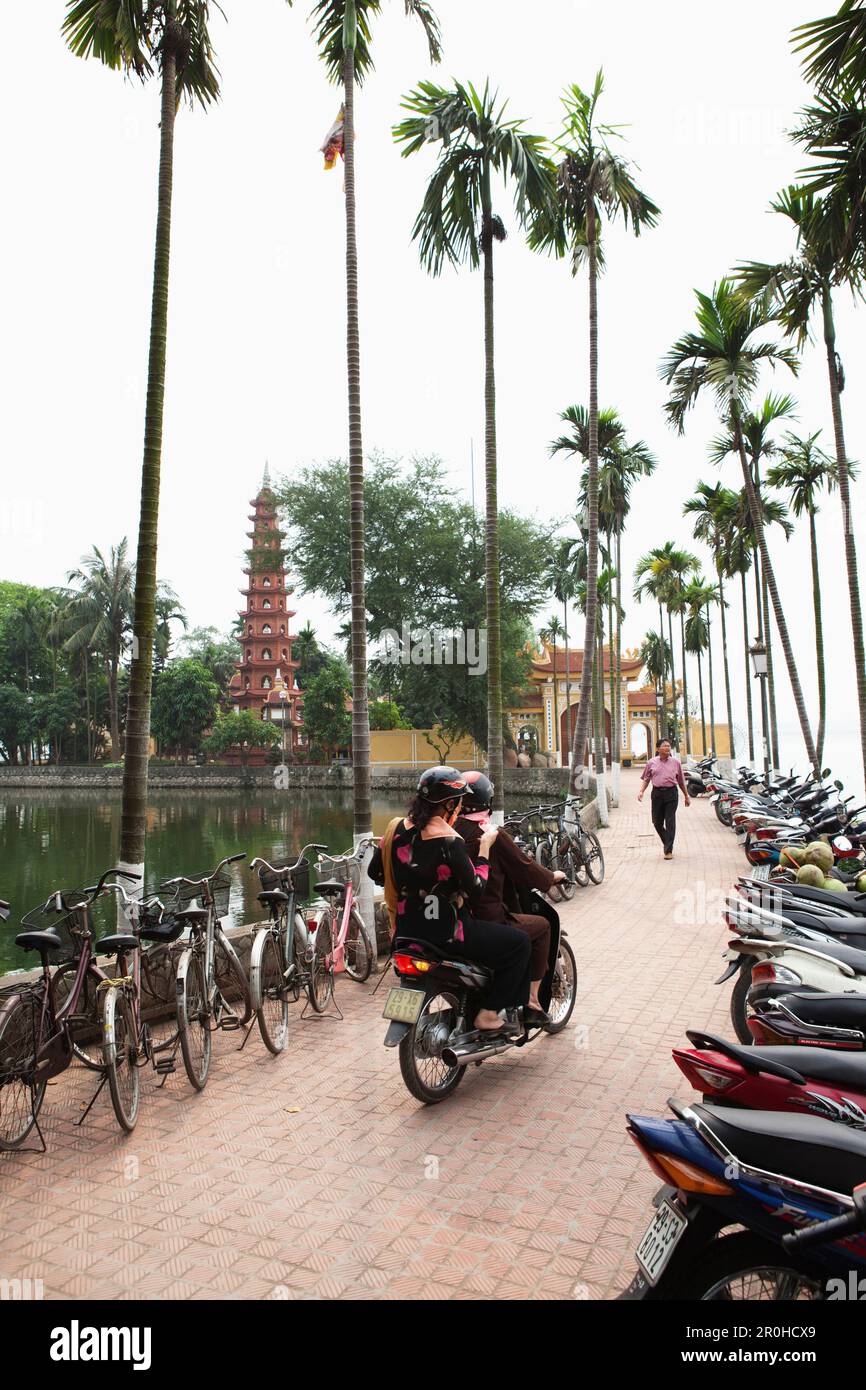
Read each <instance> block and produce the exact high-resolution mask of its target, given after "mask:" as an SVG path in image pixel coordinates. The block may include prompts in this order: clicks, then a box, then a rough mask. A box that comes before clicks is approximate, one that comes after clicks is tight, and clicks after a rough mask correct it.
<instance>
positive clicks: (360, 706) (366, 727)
mask: <svg viewBox="0 0 866 1390" xmlns="http://www.w3.org/2000/svg"><path fill="white" fill-rule="evenodd" d="M290 3H291V0H290ZM405 7H406V14H407V15H410V16H413V17H415V18H416V19H418V20H419V21H420V23H421V25H422V27H423V29H424V33H425V34H426V37H427V47H428V51H429V54H430V59H431V61H432V62H438V61H439V58H440V56H441V45H440V40H439V23H438V20H437V19H436V16H435V14H434V12H433V10H432V9H431V7H430V6H429V5H428V4H425V3H424V2H423V0H405ZM380 10H381V0H319V3H318V4H317V5H315V7H314V9H313V11H312V18H313V28H314V36H315V39H316V42H317V44H318V47H319V54H320V57H321V58H322V61H323V62H324V64H325V68H326V71H327V74H328V77H329V79H330V80H331V81H332V82H335V83H338V84H340V85H342V89H343V109H342V117H343V159H344V166H345V176H344V195H345V211H346V366H347V381H348V400H349V553H350V569H351V588H352V593H351V628H352V647H351V660H352V768H353V804H354V831H355V843H356V845H357V843H358V841H359V840H360V839H362V838H364V837H366V836H368V835H369V834H370V832H371V830H372V816H373V807H372V800H371V790H370V787H371V783H370V715H369V702H368V693H367V608H366V602H365V583H364V543H365V529H364V448H363V436H362V431H361V339H360V328H359V322H358V243H357V233H356V210H355V87H356V86H361V85H362V84H363V82H364V79H365V78H366V76H367V75H368V73H369V72H370V70H371V68H372V66H373V58H372V53H371V38H372V35H371V29H370V19H371V17H372V16H373V15H377V14H378V13H379V11H380ZM369 911H370V908H369V905H368V908H367V911H365V914H364V915H365V917H367V916H368V915H369Z"/></svg>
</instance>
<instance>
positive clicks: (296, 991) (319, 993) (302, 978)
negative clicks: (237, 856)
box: [250, 844, 329, 1055]
mask: <svg viewBox="0 0 866 1390" xmlns="http://www.w3.org/2000/svg"><path fill="white" fill-rule="evenodd" d="M327 848H328V846H327V845H317V844H312V845H305V846H304V848H303V849H302V850H301V852H300V854H299V856H298V858H297V860H296V862H295V863H294V864H284V865H282V866H280V867H277V866H275V865H274V864H269V863H268V861H267V859H261V858H257V859H254V860H253V861H252V863H251V864H250V868H251V869H252V870H257V871H258V875H259V881H260V883H261V885H262V891H261V892H260V893H259V894H258V899H259V902H260V903H262V905H263V906H264V907H266V908H267V909H268V911H269V912H270V914H271V920H270V922H268V923H265V924H263V925H262V926H261V927H259V928H258V930H257V931H256V934H255V936H254V938H253V945H252V950H251V952H250V993H251V995H252V1005H253V1010H254V1012H255V1014H256V1017H257V1019H258V1024H259V1031H260V1033H261V1035H262V1041H263V1042H264V1044H265V1047H267V1048H268V1050H269V1051H270V1052H273V1053H274V1054H275V1055H276V1054H277V1053H279V1052H282V1050H283V1048H284V1047H285V1045H286V1041H287V1039H288V1035H289V995H290V994H291V995H292V997H293V998H294V999H295V1001H297V1000H298V999H300V997H301V991H302V990H306V992H307V997H308V999H309V1001H310V1004H311V1006H312V1008H313V1009H315V1011H316V1013H321V1012H322V1010H323V1009H324V1008H325V1006H326V1005H327V1002H328V997H329V995H328V989H329V978H328V969H327V961H326V959H325V958H324V957H323V956H322V955H321V954H318V953H316V952H315V951H314V949H313V939H314V934H315V928H313V929H311V928H310V927H308V925H307V920H306V918H305V916H304V913H303V911H302V910H301V908H300V907H299V905H298V904H299V902H300V901H302V900H303V899H304V898H306V897H308V896H309V892H310V865H309V861H308V860H307V857H306V856H307V852H308V850H320V851H321V850H326V849H327ZM312 920H315V919H312Z"/></svg>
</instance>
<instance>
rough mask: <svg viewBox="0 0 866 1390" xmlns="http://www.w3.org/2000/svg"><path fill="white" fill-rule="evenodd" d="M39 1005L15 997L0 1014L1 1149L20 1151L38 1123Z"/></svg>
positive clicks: (40, 1088) (41, 1094)
mask: <svg viewBox="0 0 866 1390" xmlns="http://www.w3.org/2000/svg"><path fill="white" fill-rule="evenodd" d="M39 1016H40V1015H39V1003H38V1001H37V999H36V998H35V997H34V996H33V995H30V994H18V995H14V996H13V997H12V998H11V999H10V1000H8V1002H7V1003H6V1004H5V1005H4V1007H3V1009H2V1011H0V1149H17V1148H19V1147H20V1145H21V1144H23V1143H24V1140H25V1139H26V1138H27V1136H28V1134H29V1133H30V1131H31V1129H32V1128H33V1126H34V1125H35V1123H36V1117H37V1115H38V1114H39V1111H40V1109H41V1107H42V1101H43V1100H44V1098H45V1082H44V1081H42V1082H37V1081H36V1045H37V1037H38V1031H39Z"/></svg>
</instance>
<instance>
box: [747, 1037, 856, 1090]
mask: <svg viewBox="0 0 866 1390" xmlns="http://www.w3.org/2000/svg"><path fill="white" fill-rule="evenodd" d="M746 1050H747V1051H749V1052H754V1054H755V1058H754V1060H755V1061H756V1062H758V1063H760V1061H761V1059H762V1058H766V1059H767V1061H768V1062H780V1063H781V1064H782V1066H784V1067H792V1068H793V1070H794V1071H798V1072H799V1073H800V1075H801V1076H803V1077H805V1078H806V1081H807V1082H809V1081H829V1082H831V1083H832V1084H834V1085H839V1086H850V1087H851V1089H852V1090H855V1091H860V1092H861V1093H862V1092H866V1057H864V1055H863V1053H862V1052H837V1051H836V1050H835V1049H834V1048H831V1047H764V1046H761V1045H760V1044H756V1045H755V1046H754V1047H751V1048H748V1049H746Z"/></svg>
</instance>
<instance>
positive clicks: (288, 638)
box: [230, 466, 307, 762]
mask: <svg viewBox="0 0 866 1390" xmlns="http://www.w3.org/2000/svg"><path fill="white" fill-rule="evenodd" d="M250 506H251V507H252V509H253V511H252V514H251V516H250V521H251V522H252V527H253V529H252V530H251V531H248V532H247V535H248V536H249V539H250V548H249V550H248V551H247V552H246V554H247V560H248V564H247V567H246V568H245V570H244V574H245V575H246V576H247V587H246V588H245V589H242V590H241V593H242V594H243V595H244V597H245V599H246V607H245V608H244V609H242V610H241V614H240V616H241V629H240V633H239V636H238V641H239V642H240V644H241V660H240V661H238V662H237V663H236V665H237V673H236V674H235V675H234V676H233V677H232V680H231V686H230V691H231V696H232V700H233V702H234V705H235V708H236V709H239V710H242V709H247V710H254V711H255V712H256V713H258V714H259V715H260V717H261V718H262V719H271V720H273V721H274V722H275V723H279V724H280V725H281V727H282V732H283V744H282V747H283V753H284V755H285V756H287V757H303V756H304V755H305V753H306V748H307V739H306V735H305V733H304V714H303V695H302V692H301V690H300V689H299V687H298V682H297V678H296V675H295V673H296V671H297V669H298V666H299V665H300V663H299V662H297V661H294V660H293V658H292V642H293V640H294V639H293V637H292V633H291V620H292V618H293V617H294V616H295V614H294V612H293V610H292V609H290V608H289V607H288V598H289V595H290V594H291V592H292V591H291V589H290V588H289V586H288V585H287V583H286V570H285V560H286V552H285V550H284V548H283V540H284V538H285V532H284V531H281V530H280V528H279V526H278V525H277V516H276V497H275V496H274V493H273V490H272V488H271V483H270V477H269V475H268V469H267V466H266V467H265V474H264V478H263V479H262V485H261V488H260V489H259V492H258V496H257V497H254V498H253V499H252V500H251V502H250ZM251 753H252V750H251ZM262 756H264V755H262ZM254 760H255V759H254V758H253V757H252V756H251V757H250V758H249V759H248V761H250V762H252V761H254Z"/></svg>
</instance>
